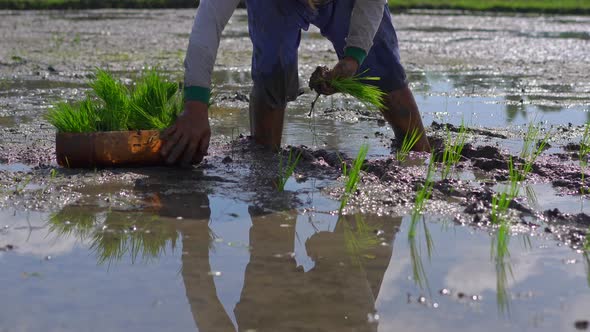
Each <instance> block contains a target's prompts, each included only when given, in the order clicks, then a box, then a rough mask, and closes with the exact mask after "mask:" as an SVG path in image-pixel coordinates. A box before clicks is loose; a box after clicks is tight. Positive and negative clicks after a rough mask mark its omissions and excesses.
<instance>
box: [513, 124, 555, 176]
mask: <svg viewBox="0 0 590 332" xmlns="http://www.w3.org/2000/svg"><path fill="white" fill-rule="evenodd" d="M550 135H551V131H547V133H545V135H544V136H541V126H540V125H534V124H532V123H531V124H529V126H528V129H527V132H526V134H525V137H524V144H523V147H522V150H521V152H520V158H522V159H523V160H524V163H523V164H522V165H521V167H520V170H519V171H520V172H519V173H520V175H519V178H520V179H519V181H524V180H526V177H527V175H528V174H529V173H530V172H531V171H532V169H533V164H534V163H535V161H536V160H537V158H538V157H539V156H540V155H541V153H542V152H543V150H545V147H546V146H547V142H548V141H549V137H550Z"/></svg>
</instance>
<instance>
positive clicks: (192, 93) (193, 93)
mask: <svg viewBox="0 0 590 332" xmlns="http://www.w3.org/2000/svg"><path fill="white" fill-rule="evenodd" d="M210 98H211V89H208V88H203V87H200V86H187V87H185V88H184V100H186V101H200V102H203V103H205V104H207V105H208V104H209V99H210Z"/></svg>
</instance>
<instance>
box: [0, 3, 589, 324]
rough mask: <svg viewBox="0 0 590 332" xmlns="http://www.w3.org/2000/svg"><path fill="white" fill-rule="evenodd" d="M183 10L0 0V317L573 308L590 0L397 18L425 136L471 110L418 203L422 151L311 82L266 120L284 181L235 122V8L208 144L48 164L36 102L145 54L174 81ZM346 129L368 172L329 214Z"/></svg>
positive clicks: (303, 51)
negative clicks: (173, 164) (293, 161)
mask: <svg viewBox="0 0 590 332" xmlns="http://www.w3.org/2000/svg"><path fill="white" fill-rule="evenodd" d="M193 15H194V11H193V10H149V11H142V10H101V11H70V12H59V11H40V12H10V11H0V40H1V42H0V43H1V44H0V45H1V47H0V140H1V142H2V144H1V145H0V282H1V284H2V285H3V287H2V289H3V290H2V295H3V296H2V299H0V331H95V330H96V331H122V330H125V331H161V330H174V331H195V330H199V331H233V330H240V331H300V330H313V331H369V330H370V331H392V330H397V329H405V330H408V331H414V330H415V331H446V330H451V329H453V330H458V331H472V330H475V329H478V330H497V329H498V328H501V329H504V330H507V331H522V330H539V331H555V330H563V331H576V330H587V329H588V328H589V326H588V325H589V320H590V288H589V287H590V258H589V257H590V256H589V255H590V254H589V253H588V250H587V249H588V248H586V249H584V247H585V246H588V243H589V242H588V240H587V238H588V235H587V233H588V229H589V228H590V208H589V202H588V199H587V196H586V195H582V194H583V193H586V192H587V190H588V187H587V184H586V181H585V180H584V179H585V177H586V176H588V175H587V174H586V176H585V177H582V173H585V171H586V170H587V169H586V168H585V167H581V166H583V163H580V141H581V139H582V138H583V136H584V127H583V125H584V124H585V123H586V122H587V121H588V120H590V118H589V117H590V115H589V113H588V111H589V110H590V74H589V73H588V64H589V63H590V35H589V34H588V31H590V18H589V17H575V16H530V15H526V16H512V15H511V16H505V15H499V14H495V15H484V14H477V15H473V14H466V13H459V12H428V11H416V12H409V13H405V14H400V15H395V16H394V23H395V24H396V27H397V30H398V36H399V38H400V46H401V51H402V58H403V62H404V63H405V65H406V68H407V71H408V76H409V79H410V82H411V86H412V88H413V90H414V92H415V94H416V99H417V101H418V104H419V106H420V108H421V111H422V114H423V117H424V122H425V124H426V125H427V126H428V128H427V133H428V135H429V137H430V138H431V141H432V142H433V145H434V146H435V147H436V151H437V153H436V154H435V155H434V158H435V159H436V160H439V158H440V154H441V152H442V145H444V144H443V143H442V142H444V140H445V138H446V137H447V135H448V132H447V131H446V130H445V124H448V126H446V128H451V130H449V132H450V135H451V136H452V137H455V136H457V135H459V133H458V132H459V131H460V130H459V126H460V124H461V123H464V124H465V126H467V127H468V128H469V131H468V134H467V141H466V143H467V144H466V145H465V147H464V148H463V151H462V152H461V155H462V158H461V160H460V162H459V163H458V165H457V167H456V168H454V172H453V173H452V174H451V175H450V176H447V177H446V178H445V179H443V178H442V177H441V175H440V166H437V169H436V172H435V174H434V177H433V179H432V183H433V189H432V194H431V196H432V197H431V198H430V199H429V200H428V201H427V202H426V203H425V206H424V209H423V210H420V211H419V213H418V214H416V213H414V212H415V211H416V209H415V207H414V206H415V202H416V197H417V196H418V195H419V192H420V190H421V188H423V187H424V186H425V184H426V183H427V173H428V163H429V160H430V159H431V158H432V156H429V155H420V154H411V155H410V156H409V157H408V158H407V160H406V161H405V162H401V163H400V162H399V161H398V160H397V159H396V153H397V151H398V148H397V143H399V141H397V140H395V138H394V135H393V133H392V130H391V128H389V127H388V126H387V125H386V123H385V122H384V121H383V120H382V119H381V117H380V116H379V114H378V113H376V112H375V111H372V110H369V109H367V108H366V107H364V106H363V105H361V104H358V103H357V102H355V101H354V100H351V99H348V98H344V97H342V96H339V95H336V96H332V97H322V98H320V100H319V102H318V104H317V105H316V108H315V110H314V113H313V115H312V117H309V116H308V112H309V107H310V104H311V102H312V100H313V99H314V98H315V95H314V94H312V93H311V92H310V91H309V90H308V89H304V90H303V94H302V95H301V96H300V97H299V98H298V99H297V101H296V102H293V103H291V104H290V105H289V110H288V112H287V118H286V121H285V122H286V124H285V130H284V139H283V142H284V146H285V148H284V151H283V156H284V157H286V156H288V154H289V152H288V151H289V150H290V149H293V151H295V152H296V153H299V152H301V155H302V160H301V162H300V163H299V165H298V167H297V168H296V170H295V175H294V177H292V178H291V179H290V180H289V181H288V182H287V184H286V188H285V191H284V192H278V191H277V189H276V186H275V183H276V182H277V174H278V169H279V163H280V158H279V157H278V156H277V154H272V153H270V152H266V151H263V150H261V149H260V148H258V147H256V146H254V145H253V144H252V143H251V142H250V140H249V139H248V128H249V127H248V114H247V109H248V98H249V97H248V93H249V90H250V87H251V82H250V74H249V66H250V56H251V48H252V46H251V43H250V41H249V38H248V31H247V24H246V14H245V12H244V11H238V12H237V13H236V14H235V15H234V17H233V18H232V20H231V22H230V24H229V25H228V27H227V28H226V31H225V32H224V36H225V38H224V39H223V40H222V43H221V48H220V50H219V56H218V61H217V66H216V68H215V72H214V78H213V80H214V85H215V91H216V97H215V101H214V102H215V106H214V107H213V108H212V109H211V110H210V114H211V124H212V130H213V135H214V136H213V138H212V142H211V148H210V151H209V156H208V157H207V158H206V161H205V162H204V163H203V164H202V165H200V166H199V167H197V168H195V169H189V170H187V169H175V168H164V167H161V168H149V169H96V170H67V169H63V168H60V167H58V166H57V165H56V163H55V155H54V149H55V145H54V135H55V132H54V130H53V129H52V128H51V126H50V125H49V124H48V123H47V122H46V121H45V120H43V114H45V112H46V111H47V109H48V108H49V107H51V105H52V104H53V103H55V102H56V101H59V100H62V99H66V100H77V99H81V98H82V97H83V96H84V93H85V91H86V90H87V85H86V82H87V80H88V77H90V76H91V75H92V72H93V70H94V68H96V67H100V68H106V69H109V70H111V71H113V72H115V73H116V74H117V75H118V76H119V77H121V78H122V79H123V80H126V81H128V82H129V83H132V82H133V80H134V79H135V78H136V77H137V74H138V73H139V72H140V71H141V69H142V68H143V67H145V66H158V67H159V68H161V69H162V70H165V71H166V72H167V73H168V74H169V76H170V77H171V78H172V79H174V80H178V81H181V80H182V60H183V57H184V50H185V48H186V43H187V42H188V32H189V31H190V27H191V24H192V18H193ZM333 63H335V56H334V54H333V51H332V50H331V45H330V44H329V43H328V42H327V41H326V40H324V39H323V38H322V37H321V36H320V35H319V32H318V31H316V30H313V29H312V30H310V31H308V32H304V34H303V36H302V42H301V47H300V76H301V80H302V83H303V84H302V86H304V87H305V86H307V84H305V82H306V81H307V79H308V77H309V76H310V74H311V73H312V71H313V70H314V69H315V67H316V66H317V65H320V64H326V65H330V64H333ZM531 124H535V125H538V126H539V128H540V134H539V136H538V137H536V139H535V140H534V142H533V143H534V144H537V142H538V141H539V140H542V138H544V137H547V138H548V144H547V146H546V149H544V150H543V152H542V153H541V154H540V156H539V157H538V158H537V159H536V160H535V161H534V163H533V165H532V169H531V171H530V174H529V175H528V176H527V179H526V180H525V181H521V183H520V184H519V188H520V190H519V195H518V198H517V199H516V200H514V201H513V202H512V203H511V204H510V205H509V207H508V209H507V216H506V220H508V223H507V224H502V225H508V226H509V227H508V231H506V229H504V230H503V231H504V233H503V232H502V231H501V229H502V225H500V226H499V225H498V224H497V223H495V222H494V208H493V206H494V202H495V201H494V197H498V196H497V194H498V193H501V192H503V190H505V187H507V186H509V181H508V180H509V178H510V174H511V173H510V171H509V169H510V167H509V165H510V164H511V163H510V161H511V160H515V161H516V163H517V164H519V163H522V161H523V160H522V159H519V157H520V156H521V151H522V149H523V146H525V145H526V141H525V139H524V137H525V134H526V132H527V131H528V130H529V128H530V127H531ZM450 125H452V126H453V127H451V126H450ZM362 144H368V145H369V146H370V150H369V153H368V156H367V161H366V163H365V167H364V172H363V177H362V179H361V181H360V183H359V185H358V188H357V190H356V191H355V192H354V193H353V195H351V197H350V199H349V204H348V205H347V206H346V208H345V209H344V211H343V216H339V214H338V210H339V206H340V200H341V198H342V196H343V194H344V186H345V181H346V179H345V177H343V176H342V161H344V162H345V163H347V164H348V165H350V164H351V163H352V159H354V157H355V155H356V154H357V152H358V151H359V148H360V147H361V145H362ZM288 146H291V147H292V148H289V147H288ZM511 156H513V158H510V157H511ZM582 158H583V156H582ZM519 165H520V164H519ZM416 216H418V217H416ZM501 234H504V235H506V234H508V237H507V239H506V238H502V236H501ZM499 244H503V245H505V246H500V245H499ZM500 247H501V248H503V250H499V248H500Z"/></svg>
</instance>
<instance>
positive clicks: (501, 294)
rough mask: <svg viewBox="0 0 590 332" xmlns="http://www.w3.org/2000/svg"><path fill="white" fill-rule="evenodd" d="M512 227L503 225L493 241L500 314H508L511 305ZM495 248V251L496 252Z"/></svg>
mask: <svg viewBox="0 0 590 332" xmlns="http://www.w3.org/2000/svg"><path fill="white" fill-rule="evenodd" d="M509 243H510V225H509V224H508V223H506V222H504V223H502V224H501V225H500V227H499V228H498V231H497V233H496V237H495V239H494V240H493V241H492V256H493V257H494V261H495V267H496V299H497V303H498V309H499V310H500V312H508V311H509V309H510V308H509V307H510V303H509V298H508V273H510V276H511V277H514V275H513V274H512V266H511V265H510V262H509V260H508V259H509V257H510V251H509V248H508V245H509ZM494 248H495V250H494Z"/></svg>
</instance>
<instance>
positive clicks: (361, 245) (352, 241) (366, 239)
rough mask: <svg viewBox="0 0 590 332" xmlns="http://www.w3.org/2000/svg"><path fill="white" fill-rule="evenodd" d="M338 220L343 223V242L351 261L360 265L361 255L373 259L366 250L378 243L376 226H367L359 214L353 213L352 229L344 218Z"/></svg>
mask: <svg viewBox="0 0 590 332" xmlns="http://www.w3.org/2000/svg"><path fill="white" fill-rule="evenodd" d="M340 222H342V223H344V244H345V247H346V251H347V252H348V254H349V256H350V257H351V259H352V261H353V263H355V264H358V265H360V262H361V260H360V259H361V257H365V258H368V259H374V258H375V257H374V256H372V255H370V254H368V253H367V252H368V251H369V250H371V249H373V248H375V247H377V246H378V245H379V242H380V241H379V238H378V237H377V230H378V227H373V226H369V224H367V223H366V222H365V221H364V219H363V218H362V216H361V215H360V214H357V215H355V227H354V229H353V227H352V226H351V225H350V224H349V223H348V222H347V221H346V220H345V219H344V218H341V219H340Z"/></svg>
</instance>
